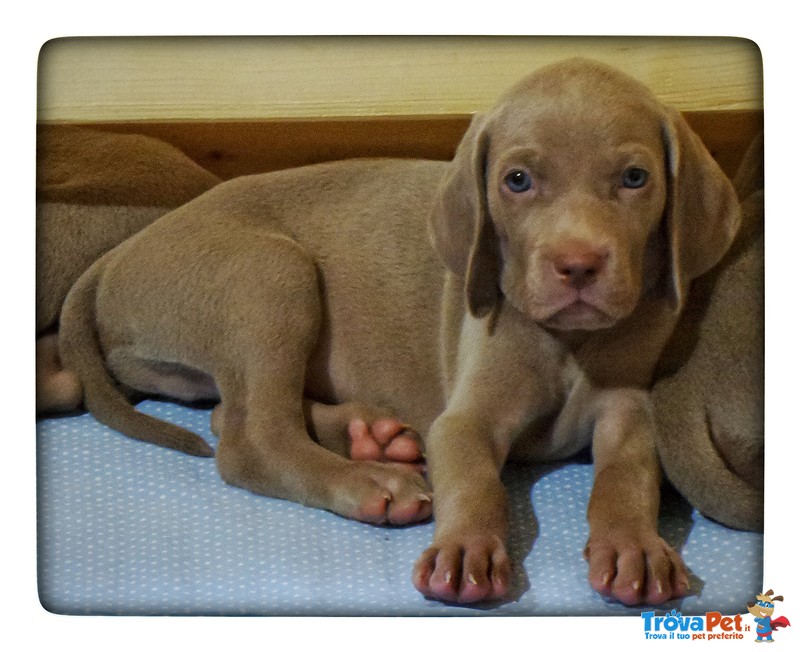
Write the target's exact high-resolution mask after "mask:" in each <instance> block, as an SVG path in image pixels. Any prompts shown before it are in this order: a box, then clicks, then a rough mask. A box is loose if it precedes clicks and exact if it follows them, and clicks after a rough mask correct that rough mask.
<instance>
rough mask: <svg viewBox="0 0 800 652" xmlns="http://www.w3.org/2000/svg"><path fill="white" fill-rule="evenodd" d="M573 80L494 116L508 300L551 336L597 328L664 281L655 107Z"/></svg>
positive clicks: (493, 202) (491, 164)
mask: <svg viewBox="0 0 800 652" xmlns="http://www.w3.org/2000/svg"><path fill="white" fill-rule="evenodd" d="M578 81H582V80H578ZM572 82H573V87H567V88H564V87H555V88H553V87H550V88H549V89H548V88H544V89H542V88H536V89H532V90H531V91H529V92H530V93H532V95H529V94H528V93H527V92H526V93H524V94H521V95H517V96H516V97H515V98H514V99H513V100H512V101H510V102H508V103H507V104H505V105H504V107H503V109H502V110H501V111H500V112H498V114H497V115H496V116H494V118H493V119H492V121H491V126H490V127H489V129H490V133H491V138H490V144H489V147H488V151H487V156H486V173H485V174H486V177H485V178H486V198H487V204H488V214H489V216H490V218H489V219H491V221H492V224H493V227H494V231H495V233H496V236H497V239H498V244H499V250H500V251H499V254H500V257H501V259H502V271H501V274H500V288H501V290H502V292H503V294H504V295H505V297H506V298H507V300H508V301H510V302H511V304H512V305H514V306H515V307H516V308H517V309H518V310H520V311H522V312H524V313H526V314H528V315H530V316H531V317H532V318H533V319H534V320H536V321H537V322H540V323H542V324H543V325H545V326H548V327H551V328H556V329H564V330H570V329H597V328H604V327H608V326H611V325H613V324H614V323H615V322H617V321H618V320H619V319H621V318H623V317H625V316H627V315H629V314H630V313H631V312H632V311H633V309H634V308H635V306H636V305H637V303H638V302H639V299H640V297H641V295H642V293H643V291H645V290H647V289H650V288H651V287H652V286H653V285H655V283H656V282H658V280H659V279H660V278H661V277H662V276H663V272H664V268H665V261H664V256H665V255H666V246H665V241H664V231H663V230H662V229H660V225H661V224H662V219H663V217H664V214H665V204H666V197H667V174H666V170H665V164H666V154H665V151H664V145H663V135H662V124H661V116H660V114H659V113H658V112H657V111H656V110H654V107H653V106H652V103H651V102H649V101H647V99H645V101H641V100H638V99H637V98H636V97H633V98H632V97H627V98H625V101H624V102H623V103H620V102H619V101H618V100H619V98H618V97H616V93H612V92H610V91H609V90H608V89H606V90H605V91H604V90H603V89H597V88H594V89H593V88H575V87H574V86H576V85H577V84H575V80H572ZM548 93H549V96H548ZM579 97H580V98H581V101H576V98H579ZM587 97H588V98H590V102H589V103H588V104H587V102H586V98H587Z"/></svg>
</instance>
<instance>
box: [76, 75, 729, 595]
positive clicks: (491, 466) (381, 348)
mask: <svg viewBox="0 0 800 652" xmlns="http://www.w3.org/2000/svg"><path fill="white" fill-rule="evenodd" d="M738 223H739V207H738V203H737V201H736V196H735V194H734V192H733V189H732V187H731V184H730V182H729V181H728V180H727V178H726V177H725V176H724V175H723V173H722V171H721V170H720V169H719V167H718V166H717V165H716V164H715V163H714V161H713V160H712V158H711V157H710V155H709V154H708V152H707V151H706V150H705V149H704V147H703V146H702V144H701V143H700V141H699V139H698V138H697V137H696V136H695V135H694V134H693V133H692V132H691V131H690V129H689V128H688V126H687V125H686V123H685V122H684V121H683V119H682V118H681V117H680V116H679V115H678V114H677V113H676V112H673V111H670V110H668V109H666V108H664V107H663V106H662V105H661V104H659V102H658V101H657V100H656V99H655V98H654V97H653V95H652V94H651V93H650V92H649V91H647V90H646V89H645V88H644V87H643V86H642V85H640V84H639V83H638V82H636V81H634V80H632V79H630V78H628V77H627V76H625V75H622V74H621V73H619V72H617V71H615V70H613V69H609V68H607V67H605V66H602V65H599V64H596V63H593V62H587V61H583V60H570V61H567V62H563V63H560V64H556V65H553V66H549V67H547V68H544V69H542V70H540V71H539V72H536V73H535V74H533V75H532V76H530V77H529V78H527V79H525V80H523V81H522V82H521V83H520V84H518V85H517V86H515V87H514V88H513V89H511V91H510V92H509V93H508V94H506V95H505V96H504V97H503V98H501V99H500V101H499V102H498V104H497V105H496V106H495V107H494V108H493V109H492V110H491V111H490V112H489V113H488V114H487V115H485V116H479V117H477V118H476V119H475V120H474V121H473V123H472V126H471V127H470V129H469V131H468V133H467V134H466V136H465V137H464V139H463V141H462V143H461V145H460V146H459V149H458V152H457V154H456V157H455V159H454V160H453V161H452V162H451V163H437V162H426V161H392V160H381V161H376V160H360V161H358V160H356V161H349V162H339V163H333V164H324V165H319V166H314V167H309V168H303V169H295V170H288V171H283V172H278V173H273V174H267V175H260V176H252V177H244V178H239V179H235V180H232V181H230V182H227V183H224V184H222V185H220V186H218V187H217V188H215V189H213V190H211V191H209V192H208V193H206V194H204V195H202V196H201V197H199V198H198V199H196V200H194V201H192V202H190V203H189V204H187V205H185V206H183V207H181V208H179V209H177V210H176V211H174V212H172V213H171V214H169V215H167V216H165V217H164V218H162V219H160V220H159V221H157V222H155V223H154V224H153V225H151V226H150V227H148V228H147V229H145V230H144V231H142V232H140V233H139V234H137V235H135V236H134V237H132V238H131V239H130V240H128V241H126V242H125V243H123V244H122V245H120V246H119V247H118V248H116V249H115V250H113V251H112V252H110V253H109V254H107V255H106V256H104V257H103V258H102V259H100V260H99V261H98V262H97V263H96V264H95V265H94V266H93V267H92V268H90V270H89V271H88V272H87V273H86V274H84V276H83V277H82V278H81V279H80V281H79V282H78V283H77V284H76V286H75V287H74V289H73V290H72V291H71V293H70V295H69V297H68V298H67V302H66V305H65V308H64V314H63V318H62V336H63V339H62V355H63V359H64V361H65V364H66V365H67V366H68V367H69V368H71V369H73V370H75V372H76V373H77V374H78V375H79V376H80V378H81V380H82V382H83V383H84V385H85V392H86V403H87V406H88V408H89V409H90V410H91V411H92V412H93V413H94V414H95V416H96V417H97V418H98V419H99V420H100V421H103V422H104V423H106V424H108V425H110V426H112V427H114V428H116V429H118V430H120V431H121V432H124V433H126V434H128V435H131V436H133V437H137V438H141V439H145V440H148V441H154V442H157V443H160V444H163V445H168V446H173V447H176V448H179V449H181V450H186V451H187V452H192V453H195V454H211V450H210V449H209V448H208V446H207V445H206V444H205V443H204V442H203V441H202V440H201V439H200V438H199V437H197V436H196V435H193V434H192V433H189V432H187V431H185V430H183V429H181V428H178V427H176V426H174V425H171V424H166V423H164V422H161V421H158V420H156V419H153V418H151V417H149V416H146V415H143V414H141V413H139V412H136V411H135V410H134V409H133V408H132V407H131V405H130V404H129V403H128V401H127V400H126V399H125V397H124V395H123V393H122V391H121V388H120V386H121V387H122V389H124V388H132V389H134V390H138V391H143V392H148V393H154V394H160V395H164V396H168V397H174V398H177V399H184V400H191V399H199V398H210V399H219V400H220V405H219V407H218V408H217V410H216V412H215V414H214V419H213V422H214V426H213V427H214V428H215V431H217V432H218V434H219V435H220V440H219V445H218V448H217V451H216V458H217V465H218V468H219V471H220V473H221V474H222V477H223V478H224V479H225V480H226V481H228V482H230V483H232V484H235V485H238V486H241V487H245V488H247V489H249V490H251V491H254V492H258V493H262V494H266V495H270V496H278V497H283V498H287V499H290V500H294V501H298V502H301V503H303V504H307V505H312V506H315V507H320V508H324V509H329V510H332V511H334V512H337V513H339V514H342V515H345V516H348V517H352V518H359V519H363V520H367V521H380V522H392V523H408V522H413V521H417V520H421V519H425V518H427V517H428V516H429V515H430V512H431V502H430V498H429V495H428V492H427V487H426V484H425V482H424V480H423V478H422V476H421V475H419V473H417V472H415V471H414V470H413V469H412V468H410V467H404V466H402V465H396V464H386V463H382V462H379V461H375V460H361V461H354V460H352V459H347V457H346V456H345V455H342V454H341V453H346V452H347V438H348V430H349V431H350V436H351V437H352V436H354V433H355V432H356V431H358V433H360V434H358V437H360V438H362V439H363V438H364V432H363V427H362V426H363V424H365V423H366V424H368V426H367V429H369V425H372V426H373V430H374V432H373V433H372V434H373V435H374V436H375V438H376V439H380V440H381V441H382V442H383V441H384V440H385V439H386V438H385V437H384V436H383V434H384V433H383V431H384V430H385V429H386V428H385V426H386V422H385V420H384V421H381V417H383V416H385V415H387V414H394V415H397V416H398V417H399V418H401V419H403V421H404V422H405V423H407V424H410V425H411V426H412V427H413V428H414V429H415V430H417V431H419V432H421V433H424V435H425V446H426V453H427V461H428V468H429V472H430V479H431V482H432V486H433V488H434V492H435V501H434V506H433V511H434V516H435V520H436V531H435V535H434V541H433V543H432V546H431V547H430V548H429V549H428V550H426V551H425V552H424V553H423V554H422V555H421V557H420V559H419V561H418V562H417V564H416V566H415V568H414V572H413V581H414V583H415V585H416V586H417V588H418V589H419V590H420V591H422V592H423V593H424V594H425V595H427V596H430V597H434V598H439V599H443V600H456V601H460V602H473V601H477V600H483V599H487V598H488V599H494V598H501V597H502V596H504V595H505V594H506V593H507V591H508V584H509V578H510V561H509V559H508V556H507V554H506V550H505V538H506V531H507V523H506V520H507V513H506V511H507V508H506V494H505V490H504V488H503V485H502V484H501V481H500V470H501V468H502V466H503V464H504V463H505V461H506V460H507V459H509V458H514V459H518V460H526V461H550V460H556V459H561V458H564V457H567V456H569V455H572V454H573V453H575V452H577V451H579V450H580V449H582V448H584V447H585V446H587V445H589V444H590V443H591V446H592V452H593V455H594V464H595V472H596V477H595V483H594V489H593V492H592V496H591V500H590V504H589V510H588V518H589V526H590V537H589V542H588V545H587V548H586V555H587V559H588V561H589V579H590V582H591V584H592V586H593V587H595V589H596V590H598V591H600V592H601V593H603V594H605V595H610V596H613V597H615V598H617V599H619V600H621V601H623V602H625V603H638V602H642V601H646V602H651V603H658V602H662V601H665V600H668V599H670V598H673V597H676V596H680V595H682V594H683V593H684V592H685V590H686V588H687V586H688V582H687V576H686V572H685V570H684V567H683V564H682V562H681V560H680V558H679V556H678V555H677V553H675V552H674V551H673V550H672V549H671V548H670V547H669V546H668V545H667V544H666V543H665V542H664V541H663V540H662V539H661V538H660V537H659V536H658V533H657V531H656V521H657V512H658V504H659V482H660V474H659V466H658V461H657V457H656V453H655V448H654V437H653V430H654V420H653V415H652V409H651V405H650V400H649V396H648V393H647V388H648V387H649V385H650V383H651V376H652V373H653V368H654V365H655V363H656V360H657V359H658V357H659V355H660V353H661V350H662V347H663V345H664V343H665V341H666V340H667V338H668V337H669V335H670V332H671V330H672V328H673V326H674V324H675V321H676V318H677V315H678V314H679V311H680V308H681V305H682V302H683V297H684V295H685V292H686V289H687V285H688V284H689V282H690V281H691V280H692V279H693V278H695V277H697V276H698V275H700V274H702V273H704V272H705V271H707V270H708V269H709V268H711V267H712V266H713V265H714V264H715V263H717V262H718V261H719V259H720V258H721V256H722V255H723V253H724V252H725V250H726V248H727V247H728V245H729V243H730V242H731V239H732V238H733V236H734V234H735V231H736V228H737V225H738ZM429 232H430V234H431V236H432V238H430V239H429ZM431 240H432V243H431ZM440 261H441V262H440ZM397 423H398V424H399V423H400V422H397ZM379 430H380V431H381V433H382V434H381V435H380V436H379V435H378V431H379ZM390 430H391V428H390ZM367 436H369V433H368V435H367ZM312 437H313V438H312ZM393 437H394V439H396V440H400V441H402V440H403V438H405V437H407V433H406V431H405V430H404V429H403V427H402V426H400V425H398V427H397V428H396V429H394V431H393V432H390V434H389V437H388V439H390V440H391V439H392V438H393ZM315 439H316V441H315ZM387 457H388V458H389V459H393V458H392V456H390V455H389V456H387ZM378 458H379V456H378V455H376V456H375V459H378Z"/></svg>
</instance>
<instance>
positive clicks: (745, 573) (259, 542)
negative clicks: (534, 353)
mask: <svg viewBox="0 0 800 652" xmlns="http://www.w3.org/2000/svg"><path fill="white" fill-rule="evenodd" d="M139 408H140V409H141V410H142V411H144V412H147V413H148V414H152V415H154V416H157V417H159V418H162V419H166V420H169V421H172V422H174V423H178V424H180V425H183V426H185V427H187V428H189V429H191V430H193V431H195V432H197V433H199V434H201V435H202V436H204V437H205V438H206V439H207V440H208V441H209V442H210V443H211V444H212V445H215V441H214V437H213V436H212V435H211V434H210V432H209V429H208V419H209V414H210V413H209V412H208V411H206V410H196V409H190V408H186V407H183V406H177V405H173V404H169V403H160V402H155V401H147V402H145V403H143V404H142V405H140V406H139ZM37 439H38V442H37V446H38V451H37V452H38V508H39V513H38V524H39V537H38V540H39V543H38V545H39V593H40V598H41V600H42V603H43V604H44V605H45V607H46V608H47V609H49V610H51V611H54V612H57V613H65V614H129V615H147V614H176V615H180V614H196V615H211V614H225V615H235V614H247V615H262V614H263V615H266V614H269V615H351V616H357V615H385V616H401V615H402V616H424V615H434V616H439V615H605V614H612V615H613V614H617V615H619V614H630V613H636V612H638V610H633V609H629V608H626V607H624V606H622V605H619V604H614V603H610V602H607V601H605V600H604V599H602V598H601V597H599V596H598V595H597V594H595V593H594V592H593V591H592V590H591V589H590V587H589V585H588V582H587V581H586V571H587V566H586V562H585V561H584V560H583V556H582V552H583V546H584V544H585V542H586V537H587V534H588V528H587V525H586V519H585V510H586V504H587V501H588V497H589V492H590V488H591V482H592V467H591V465H590V464H588V463H580V462H575V463H570V464H564V465H549V466H545V467H536V468H523V467H511V468H509V469H508V470H507V471H506V472H505V474H504V479H505V481H506V483H507V486H508V488H509V494H510V497H511V514H512V521H511V522H512V526H511V532H510V544H509V548H510V554H511V556H512V558H513V559H514V560H515V562H516V570H515V576H514V591H513V593H512V596H511V599H510V600H508V601H506V602H504V603H503V604H499V605H494V606H491V607H461V606H455V605H444V604H441V603H438V602H435V601H431V600H426V599H425V598H423V597H422V596H421V595H420V594H418V593H417V591H416V590H415V589H414V588H413V586H412V585H411V581H410V577H411V567H412V565H413V563H414V560H415V559H416V557H417V555H418V554H419V553H420V552H421V551H422V550H424V549H425V547H427V545H429V543H430V541H431V538H432V535H433V525H432V524H423V525H418V526H414V527H408V528H388V527H374V526H369V525H364V524H361V523H357V522H353V521H348V520H346V519H343V518H340V517H338V516H335V515H333V514H330V513H327V512H324V511H320V510H314V509H309V508H304V507H301V506H299V505H295V504H293V503H289V502H286V501H282V500H275V499H270V498H265V497H262V496H256V495H253V494H250V493H248V492H246V491H243V490H240V489H236V488H233V487H230V486H227V485H225V484H224V483H223V482H222V480H221V479H220V478H219V476H218V475H217V472H216V469H215V466H214V461H213V460H210V459H199V458H194V457H189V456H186V455H182V454H180V453H177V452H174V451H170V450H165V449H162V448H158V447H156V446H152V445H149V444H143V443H140V442H136V441H133V440H131V439H128V438H126V437H123V436H121V435H119V434H117V433H115V432H113V431H111V430H109V429H108V428H106V427H104V426H102V425H100V424H99V423H97V422H96V421H95V420H94V419H92V418H91V417H89V416H88V415H80V416H72V417H63V418H59V419H46V420H42V421H40V422H39V424H38V427H37ZM665 502H666V506H665V509H664V510H663V511H664V513H663V515H662V523H661V529H662V536H664V537H665V538H666V539H667V541H669V542H670V543H671V544H673V545H677V546H678V547H679V548H680V549H681V550H682V551H683V556H684V559H685V561H686V563H687V565H688V566H689V568H690V569H691V571H692V574H693V579H694V585H695V586H694V588H695V589H699V594H698V595H692V596H690V597H688V598H686V599H684V600H682V601H680V602H679V603H675V604H670V605H669V608H673V607H677V608H678V609H679V610H680V611H682V612H683V613H684V614H691V613H705V612H706V611H709V610H717V611H721V612H723V613H726V612H728V613H741V612H742V611H744V604H745V603H746V602H747V600H748V599H750V596H752V595H754V594H755V592H756V590H761V588H762V587H761V567H762V563H761V562H762V537H761V535H759V534H753V533H746V532H737V531H733V530H728V529H726V528H724V527H722V526H720V525H718V524H715V523H713V522H711V521H709V520H708V519H705V518H703V517H702V516H700V515H698V514H697V512H693V511H692V510H691V509H690V508H689V507H688V506H686V504H685V503H684V502H682V501H681V500H679V499H677V498H674V499H672V500H668V501H665Z"/></svg>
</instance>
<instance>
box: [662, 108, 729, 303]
mask: <svg viewBox="0 0 800 652" xmlns="http://www.w3.org/2000/svg"><path fill="white" fill-rule="evenodd" d="M663 133H664V141H665V151H666V157H667V178H668V196H667V215H666V222H667V236H668V242H669V251H670V271H671V276H672V288H673V289H674V299H675V307H676V309H680V308H681V306H682V305H683V301H684V298H685V296H686V292H687V290H688V287H689V283H690V282H691V281H692V280H693V279H695V278H697V277H698V276H700V275H702V274H704V273H705V272H707V271H708V270H710V269H711V268H712V267H714V265H716V264H717V263H718V262H719V261H720V260H721V259H722V257H723V255H724V254H725V252H726V251H727V250H728V247H730V245H731V243H732V242H733V239H734V237H735V236H736V232H737V230H738V228H739V223H740V221H741V211H740V206H739V201H738V199H737V197H736V193H735V191H734V189H733V184H732V183H731V182H730V180H729V179H728V177H726V176H725V173H724V172H723V171H722V169H721V168H720V167H719V165H717V163H716V161H714V159H713V158H712V157H711V154H709V153H708V150H707V149H706V148H705V146H704V145H703V143H702V141H701V140H700V138H699V137H698V136H697V134H695V133H694V132H693V131H692V130H691V128H690V127H689V125H688V124H687V123H686V121H685V120H684V119H683V117H682V116H681V115H680V113H678V112H677V111H674V110H672V109H669V110H668V114H667V119H666V120H665V122H664V125H663Z"/></svg>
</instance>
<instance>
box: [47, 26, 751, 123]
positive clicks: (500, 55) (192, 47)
mask: <svg viewBox="0 0 800 652" xmlns="http://www.w3.org/2000/svg"><path fill="white" fill-rule="evenodd" d="M576 55H580V56H587V57H592V58H595V59H599V60H601V61H605V62H607V63H610V64H612V65H615V66H617V67H619V68H621V69H623V70H625V71H627V72H629V73H630V74H632V75H633V76H634V77H637V78H638V79H640V80H641V81H643V82H644V83H645V84H647V85H648V86H650V87H651V88H652V89H653V90H654V92H655V93H656V94H657V95H658V96H659V97H660V98H661V99H662V100H663V101H664V102H666V103H667V104H670V105H671V106H674V107H676V108H677V109H679V110H683V111H712V110H758V109H761V108H762V99H761V98H762V94H761V90H762V81H761V71H762V66H761V56H760V52H759V50H758V48H757V46H756V45H755V44H753V43H752V42H750V41H748V40H745V39H736V38H719V37H716V38H652V37H625V38H617V37H614V38H610V37H507V36H504V37H452V36H451V37H202V38H201V37H173V38H166V37H145V38H142V37H139V38H132V37H131V38H122V37H115V38H67V39H56V40H53V41H50V42H48V43H46V44H45V45H44V46H43V48H42V51H41V53H40V59H39V102H38V119H39V121H40V122H66V121H73V122H100V121H110V122H128V121H134V120H150V121H170V120H180V121H186V120H200V121H212V120H272V119H277V120H292V119H295V120H311V119H332V118H342V117H344V118H353V117H376V116H377V117H381V116H383V117H386V116H462V115H469V114H471V113H474V112H475V111H480V110H483V109H485V108H486V107H488V106H489V105H490V104H492V103H493V102H494V101H495V100H496V98H497V97H498V95H499V94H500V93H502V92H503V91H504V90H505V89H506V88H508V87H509V86H510V85H511V84H513V83H514V82H516V81H517V80H519V79H520V78H521V77H523V76H525V75H526V74H528V73H529V72H531V71H532V70H533V69H535V68H537V67H539V66H541V65H543V64H546V63H550V62H552V61H555V60H558V59H562V58H564V57H569V56H576Z"/></svg>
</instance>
